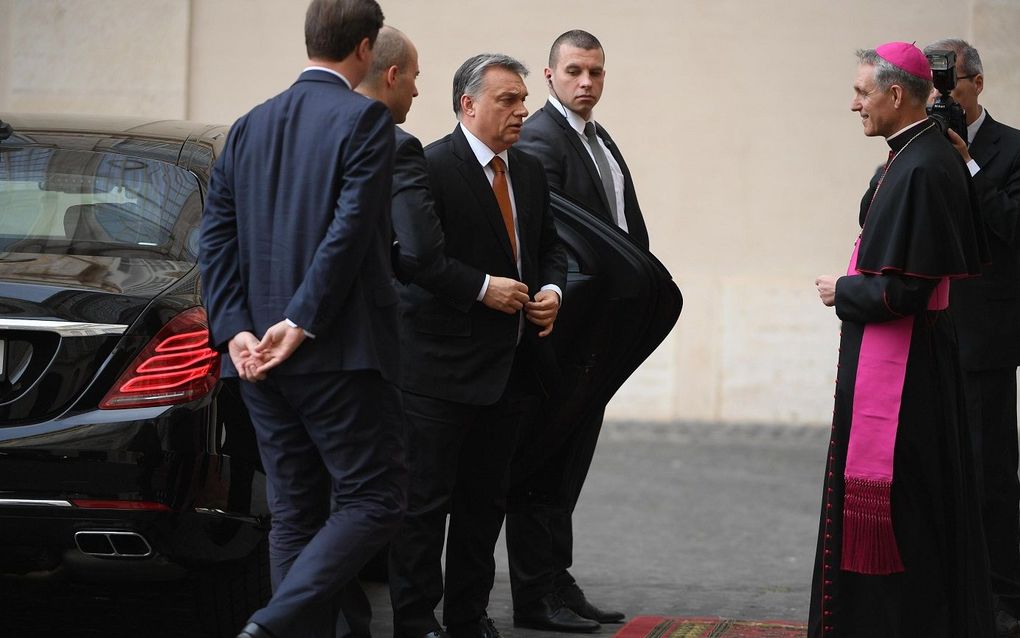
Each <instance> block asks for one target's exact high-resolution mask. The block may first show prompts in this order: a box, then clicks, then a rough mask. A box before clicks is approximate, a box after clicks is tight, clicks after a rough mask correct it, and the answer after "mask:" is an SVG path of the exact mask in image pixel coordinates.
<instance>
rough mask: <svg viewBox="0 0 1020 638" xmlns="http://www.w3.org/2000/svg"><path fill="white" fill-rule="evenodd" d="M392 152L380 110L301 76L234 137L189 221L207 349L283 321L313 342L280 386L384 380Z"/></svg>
mask: <svg viewBox="0 0 1020 638" xmlns="http://www.w3.org/2000/svg"><path fill="white" fill-rule="evenodd" d="M393 146H394V140H393V121H392V119H391V118H390V115H389V112H388V111H387V110H386V107H384V106H383V105H382V104H380V103H378V102H374V101H372V100H369V99H368V98H366V97H364V96H362V95H359V94H357V93H355V92H353V91H351V90H350V89H349V88H348V87H347V85H346V84H344V83H343V82H342V81H341V80H340V79H339V78H337V77H336V76H334V75H332V74H330V73H327V72H325V71H317V70H312V71H306V72H304V73H302V74H301V76H300V77H299V78H298V80H297V82H295V83H294V85H293V86H291V87H290V88H289V89H287V90H286V91H284V92H283V93H281V94H280V95H277V96H276V97H274V98H272V99H270V100H268V101H266V102H265V103H263V104H261V105H259V106H257V107H255V108H254V109H252V110H251V111H250V112H249V113H248V114H247V115H245V116H243V117H242V118H241V119H239V120H238V121H237V122H236V123H235V124H234V126H233V127H232V128H231V130H230V135H229V137H228V138H227V142H226V145H225V147H224V149H223V153H222V155H221V156H220V157H219V159H218V160H217V162H216V164H215V166H214V168H213V174H212V179H211V181H210V185H209V193H208V196H207V198H206V205H205V213H204V216H203V218H202V235H201V245H200V248H201V250H200V257H199V263H200V265H201V268H202V283H203V286H204V291H203V296H204V300H205V304H206V307H207V309H208V312H209V317H210V332H211V338H212V343H213V345H214V347H215V348H217V349H218V350H220V351H225V350H226V348H227V343H228V341H229V340H230V339H231V338H232V337H233V336H234V335H235V334H237V333H238V332H241V331H244V330H248V331H251V332H253V333H254V334H255V335H256V336H259V337H261V336H262V335H263V334H264V333H265V331H266V329H268V328H269V327H270V326H271V325H273V324H275V323H277V322H279V321H281V320H283V319H285V318H289V319H291V320H292V321H294V322H295V323H297V325H299V326H301V327H302V328H304V329H305V330H307V331H309V332H311V333H312V334H314V335H315V338H314V339H309V340H306V341H305V342H304V343H303V344H302V345H301V346H300V347H299V348H298V350H297V351H296V352H295V353H294V354H293V355H292V356H291V357H290V359H288V360H287V361H285V362H284V363H283V364H282V365H280V367H279V368H278V369H277V370H278V372H279V373H280V374H306V373H315V372H323V371H345V370H378V371H380V372H381V373H382V374H383V376H384V377H386V378H388V379H391V380H395V379H396V375H397V373H398V367H399V360H398V355H399V351H398V346H397V326H396V320H397V314H396V304H397V292H396V288H395V286H394V280H393V270H392V266H391V261H390V238H391V224H390V179H391V171H392V167H393ZM224 359H225V367H226V368H229V369H227V370H225V373H228V374H229V373H231V372H233V370H232V368H231V367H230V365H229V361H228V360H227V358H224Z"/></svg>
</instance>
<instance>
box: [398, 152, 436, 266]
mask: <svg viewBox="0 0 1020 638" xmlns="http://www.w3.org/2000/svg"><path fill="white" fill-rule="evenodd" d="M393 233H394V235H395V236H396V238H397V242H398V243H399V246H400V255H399V261H398V272H397V275H398V277H399V278H400V281H401V282H402V283H405V284H407V283H411V282H413V281H414V278H415V276H416V275H417V274H418V272H419V271H421V270H422V269H423V268H426V267H428V266H430V265H431V264H432V262H433V261H435V260H436V259H438V258H440V257H441V256H442V254H443V229H442V227H440V225H439V219H437V218H436V212H435V202H434V201H433V199H432V191H431V190H430V188H429V172H428V165H427V164H426V163H425V152H424V150H422V146H421V142H419V141H418V139H417V138H415V137H410V136H408V137H406V138H404V139H403V140H398V143H397V149H396V153H395V155H394V158H393Z"/></svg>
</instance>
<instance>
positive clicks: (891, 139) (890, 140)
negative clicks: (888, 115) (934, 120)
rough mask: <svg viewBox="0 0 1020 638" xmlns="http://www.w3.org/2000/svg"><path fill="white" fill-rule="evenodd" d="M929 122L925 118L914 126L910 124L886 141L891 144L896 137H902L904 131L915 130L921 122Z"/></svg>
mask: <svg viewBox="0 0 1020 638" xmlns="http://www.w3.org/2000/svg"><path fill="white" fill-rule="evenodd" d="M927 121H928V118H927V117H925V118H924V119H923V120H918V121H916V122H914V123H913V124H908V125H907V126H904V127H903V128H901V129H900V130H898V131H896V132H895V133H893V134H892V135H890V136H889V137H887V138H885V141H887V142H890V143H891V142H892V141H893V138H895V137H897V136H899V135H902V134H903V132H904V131H909V130H910V129H912V128H914V127H915V126H917V125H918V124H920V123H921V122H927Z"/></svg>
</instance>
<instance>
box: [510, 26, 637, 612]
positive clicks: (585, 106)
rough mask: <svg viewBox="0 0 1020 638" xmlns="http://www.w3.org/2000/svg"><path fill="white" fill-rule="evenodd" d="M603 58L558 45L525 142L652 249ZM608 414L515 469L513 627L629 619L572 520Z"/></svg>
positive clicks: (551, 441)
mask: <svg viewBox="0 0 1020 638" xmlns="http://www.w3.org/2000/svg"><path fill="white" fill-rule="evenodd" d="M604 65H605V53H604V51H603V49H602V45H601V44H600V43H599V41H598V39H597V38H595V36H593V35H592V34H590V33H588V32H586V31H580V30H574V31H567V32H566V33H564V34H562V35H561V36H559V37H558V38H556V40H555V41H554V42H553V45H552V48H551V49H550V51H549V66H548V67H547V68H546V69H545V77H546V83H547V84H548V85H549V94H550V95H549V100H548V101H547V102H546V103H545V106H543V107H542V108H541V109H539V110H538V111H537V112H535V114H534V115H532V116H531V117H530V118H528V120H527V121H526V122H525V123H524V130H523V131H522V132H521V142H520V144H519V145H518V146H519V147H520V148H521V149H522V150H525V151H527V152H529V153H531V154H533V155H535V156H536V157H538V158H539V159H541V160H542V165H543V166H544V167H545V171H546V175H547V176H548V178H549V185H550V187H552V188H554V189H556V190H558V191H559V192H561V193H563V194H564V195H567V196H568V197H570V198H571V199H574V200H576V201H577V202H579V203H580V204H581V205H582V206H584V207H585V208H586V209H588V210H589V211H591V212H592V213H593V214H594V215H595V216H597V217H598V218H600V219H602V220H603V221H605V222H607V223H609V224H612V225H613V226H617V227H619V228H620V229H621V230H622V231H623V232H625V233H627V234H629V235H630V237H631V239H633V240H634V241H635V242H636V243H637V244H638V245H640V246H641V247H643V248H645V249H647V248H648V230H647V228H646V227H645V222H644V218H643V217H642V216H641V208H640V206H638V201H637V195H636V193H635V190H634V181H633V179H631V175H630V171H629V170H628V168H627V163H626V162H625V161H624V160H623V155H622V154H621V153H620V149H619V148H618V147H617V146H616V144H615V143H613V140H612V138H611V137H610V136H609V133H608V132H607V131H606V129H605V128H603V127H602V126H601V125H600V124H599V123H597V122H596V121H595V119H594V115H593V109H594V108H595V105H596V104H598V101H599V98H601V96H602V89H603V85H604V82H605V66H604ZM602 416H603V415H602V412H601V411H599V412H598V413H597V414H594V415H591V416H590V417H587V418H584V419H582V420H581V421H579V422H575V423H571V424H567V427H566V428H559V429H557V431H555V432H552V431H549V429H548V428H546V427H545V426H544V424H536V427H540V428H541V432H536V433H535V434H534V435H526V436H524V437H522V439H523V440H524V441H526V442H530V445H528V444H527V443H524V444H522V446H521V448H520V449H519V450H518V461H517V462H515V464H514V467H513V470H512V472H511V476H512V480H513V486H512V488H511V494H510V507H509V511H508V512H507V537H506V538H507V552H508V554H509V558H510V583H511V589H512V592H513V599H514V621H515V623H516V624H518V625H520V626H525V627H533V628H537V629H546V630H552V631H573V632H578V631H594V630H596V629H598V627H599V624H598V623H617V622H620V621H622V620H623V617H624V615H623V614H622V613H621V612H618V611H611V610H605V609H600V608H599V607H598V606H596V605H594V604H592V603H591V602H590V601H589V600H588V599H587V598H586V597H585V595H584V593H583V592H582V591H581V588H580V587H578V585H577V583H576V582H575V580H574V578H573V576H571V574H570V572H569V571H568V568H569V567H570V566H571V564H572V562H573V556H572V554H573V527H572V524H571V516H572V514H573V511H574V507H575V505H576V504H577V499H578V497H579V496H580V493H581V487H582V486H583V485H584V480H585V477H586V476H587V475H588V469H589V467H590V466H591V461H592V456H593V455H594V453H595V445H596V443H597V441H598V436H599V432H600V431H601V429H602Z"/></svg>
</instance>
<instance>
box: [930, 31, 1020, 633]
mask: <svg viewBox="0 0 1020 638" xmlns="http://www.w3.org/2000/svg"><path fill="white" fill-rule="evenodd" d="M935 50H949V51H954V52H955V53H956V80H957V84H956V88H955V89H954V90H953V92H952V95H953V98H954V99H956V101H958V102H959V103H960V105H961V106H963V108H964V109H965V110H966V114H967V115H966V121H967V138H968V140H969V141H970V145H969V146H968V145H967V144H966V143H965V142H964V141H963V140H962V139H961V138H960V136H958V135H957V134H956V133H954V132H952V131H950V132H949V137H950V141H951V142H953V146H955V147H956V149H957V151H959V152H960V155H962V156H963V159H964V161H965V162H967V167H968V168H969V169H970V172H971V175H973V178H974V186H975V187H976V188H977V192H978V196H979V198H980V205H981V218H982V221H983V222H984V226H985V234H986V236H987V237H988V246H989V248H990V250H991V254H992V260H991V263H989V264H986V265H985V268H984V271H983V273H982V276H981V277H978V278H975V279H966V280H960V281H954V282H953V288H952V293H951V298H950V311H951V312H952V313H953V317H954V319H955V321H956V326H957V333H958V338H959V341H960V359H961V363H962V364H963V368H964V374H965V388H966V399H967V413H968V414H967V416H968V418H969V420H970V423H971V432H972V433H973V436H974V450H975V453H976V456H977V461H978V473H977V474H978V484H979V486H980V488H981V495H982V514H983V518H984V528H985V538H986V540H987V543H988V555H989V559H990V565H991V570H992V589H993V593H994V594H995V597H996V605H997V609H996V625H997V627H996V629H997V631H998V633H999V635H1000V636H1020V623H1018V622H1017V616H1018V612H1020V607H1018V603H1020V522H1018V518H1020V481H1018V479H1017V460H1018V452H1017V412H1016V401H1017V394H1016V369H1017V365H1018V364H1020V254H1018V252H1017V251H1018V248H1020V131H1018V130H1017V129H1014V128H1011V127H1009V126H1006V125H1005V124H1001V123H1000V122H997V121H996V120H994V119H992V116H991V114H989V113H988V111H987V110H985V109H984V108H983V107H982V106H981V104H979V103H978V96H980V95H981V91H982V90H983V89H984V69H983V67H982V64H981V58H980V56H979V55H978V52H977V50H976V49H975V48H973V47H972V46H970V45H969V44H968V43H967V42H965V41H963V40H957V39H951V40H941V41H939V42H935V43H933V44H931V45H929V46H928V47H926V48H925V53H930V52H931V51H935Z"/></svg>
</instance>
